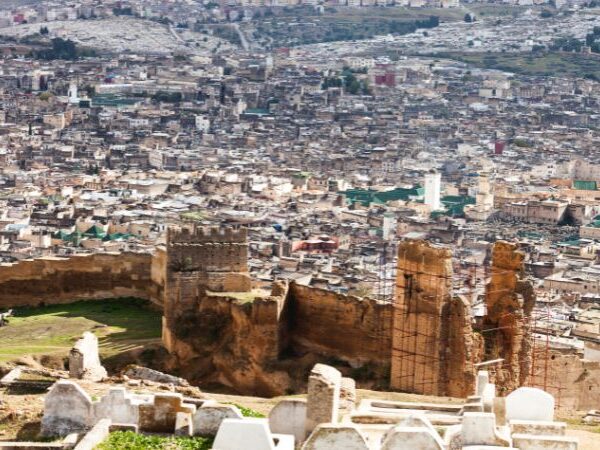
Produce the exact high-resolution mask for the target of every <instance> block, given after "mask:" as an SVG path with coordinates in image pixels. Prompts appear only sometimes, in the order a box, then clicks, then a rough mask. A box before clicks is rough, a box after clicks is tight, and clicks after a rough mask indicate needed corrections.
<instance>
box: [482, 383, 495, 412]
mask: <svg viewBox="0 0 600 450" xmlns="http://www.w3.org/2000/svg"><path fill="white" fill-rule="evenodd" d="M495 398H496V385H495V384H493V383H488V384H486V385H485V387H484V388H483V392H482V393H481V401H482V403H483V410H484V411H485V412H492V411H493V410H494V399H495Z"/></svg>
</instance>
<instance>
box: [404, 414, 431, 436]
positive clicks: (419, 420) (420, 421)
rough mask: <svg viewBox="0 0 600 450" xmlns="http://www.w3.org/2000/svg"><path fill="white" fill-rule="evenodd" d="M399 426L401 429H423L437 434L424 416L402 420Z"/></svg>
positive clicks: (411, 416)
mask: <svg viewBox="0 0 600 450" xmlns="http://www.w3.org/2000/svg"><path fill="white" fill-rule="evenodd" d="M399 425H400V426H401V427H415V428H417V427H422V428H427V429H428V430H430V431H433V432H435V433H437V431H436V430H435V428H433V425H431V422H430V421H429V419H428V418H427V417H426V416H425V415H424V414H411V415H410V416H408V417H407V418H406V419H404V420H402V421H401V422H400V423H399Z"/></svg>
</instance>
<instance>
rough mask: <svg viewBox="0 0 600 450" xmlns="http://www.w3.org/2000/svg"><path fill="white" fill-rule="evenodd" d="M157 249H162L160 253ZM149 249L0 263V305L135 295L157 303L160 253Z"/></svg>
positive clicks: (160, 291) (160, 294)
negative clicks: (148, 251) (147, 250)
mask: <svg viewBox="0 0 600 450" xmlns="http://www.w3.org/2000/svg"><path fill="white" fill-rule="evenodd" d="M161 253H162V254H161ZM162 258H164V251H163V252H161V251H160V250H158V251H157V255H156V256H155V257H153V255H151V254H149V253H133V252H128V253H97V254H91V255H75V256H71V257H70V258H58V257H47V258H39V259H34V260H25V261H21V262H18V263H14V264H5V265H1V266H0V308H9V307H15V306H39V305H41V304H55V303H68V302H73V301H75V300H84V299H101V298H110V297H139V298H144V299H147V300H150V301H152V302H153V303H155V304H156V305H157V306H161V305H162V298H163V284H161V282H160V276H159V275H158V274H159V273H160V272H161V270H162V269H161V267H160V266H161V259H162Z"/></svg>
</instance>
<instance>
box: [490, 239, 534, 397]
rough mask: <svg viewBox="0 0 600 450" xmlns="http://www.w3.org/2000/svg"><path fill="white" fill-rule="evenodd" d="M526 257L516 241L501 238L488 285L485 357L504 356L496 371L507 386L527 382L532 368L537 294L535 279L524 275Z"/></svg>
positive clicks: (515, 386) (494, 252)
mask: <svg viewBox="0 0 600 450" xmlns="http://www.w3.org/2000/svg"><path fill="white" fill-rule="evenodd" d="M523 259H524V254H523V253H521V252H519V251H518V250H517V246H516V245H514V244H509V243H507V242H497V243H496V244H495V245H494V247H493V251H492V267H491V277H490V282H489V284H488V285H487V286H486V295H485V302H486V307H487V314H486V316H485V318H484V322H483V330H482V333H483V337H484V341H485V359H487V360H493V359H497V358H502V359H504V362H503V365H502V367H500V368H499V369H497V370H496V373H495V380H496V384H497V385H498V386H499V387H500V389H503V390H513V389H516V388H517V387H519V386H522V385H524V384H526V383H527V382H528V377H529V375H530V371H531V355H532V340H531V332H530V317H531V311H532V309H533V306H534V305H535V297H534V294H533V287H532V286H531V283H530V282H528V281H527V280H525V279H523Z"/></svg>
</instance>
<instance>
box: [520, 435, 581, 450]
mask: <svg viewBox="0 0 600 450" xmlns="http://www.w3.org/2000/svg"><path fill="white" fill-rule="evenodd" d="M513 441H514V446H515V447H516V448H518V449H519V450H539V449H551V450H577V447H578V446H579V441H578V439H577V438H572V437H567V436H536V435H532V434H513Z"/></svg>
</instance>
